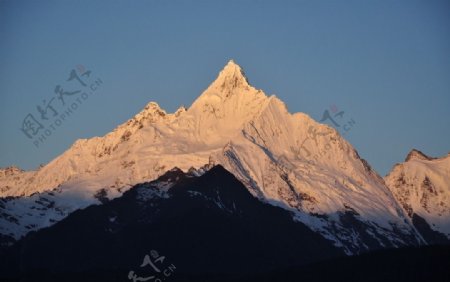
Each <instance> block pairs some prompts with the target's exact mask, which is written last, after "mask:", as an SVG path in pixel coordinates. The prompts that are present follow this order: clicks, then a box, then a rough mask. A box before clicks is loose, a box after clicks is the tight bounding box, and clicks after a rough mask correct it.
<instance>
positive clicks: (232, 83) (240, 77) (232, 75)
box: [210, 60, 250, 90]
mask: <svg viewBox="0 0 450 282" xmlns="http://www.w3.org/2000/svg"><path fill="white" fill-rule="evenodd" d="M249 86H250V85H249V82H248V79H247V77H246V76H245V73H244V71H243V70H242V68H241V67H240V66H239V65H238V64H236V63H235V62H234V61H233V60H230V61H229V62H228V63H227V64H226V66H225V67H224V68H223V70H222V71H221V72H220V73H219V76H218V77H217V79H216V80H215V81H214V82H213V83H212V84H211V86H210V88H214V89H215V90H233V89H236V88H238V89H239V88H245V87H249Z"/></svg>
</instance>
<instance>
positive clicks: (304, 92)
mask: <svg viewBox="0 0 450 282" xmlns="http://www.w3.org/2000/svg"><path fill="white" fill-rule="evenodd" d="M449 15H450V1H412V0H407V1H379V0H377V1H360V0H358V1H67V0H65V1H45V0H41V1H20V0H19V1H17V0H0V97H1V98H0V130H1V131H0V132H1V135H0V136H1V138H0V166H2V167H3V166H8V165H18V166H20V167H22V168H25V169H34V168H36V167H37V166H38V165H39V164H41V163H47V162H49V161H50V160H52V159H53V158H54V157H56V156H58V155H59V154H61V153H62V152H64V151H65V150H66V149H68V148H69V146H70V145H71V144H72V143H73V142H74V141H75V140H76V139H79V138H90V137H93V136H101V135H104V134H106V133H108V132H109V131H111V130H112V129H113V128H115V127H116V126H117V125H119V124H121V123H123V122H124V121H126V120H127V119H129V118H131V117H132V116H133V115H135V114H136V113H137V112H139V111H140V110H141V109H142V108H143V107H144V106H145V105H146V104H147V103H148V102H150V101H156V102H158V104H159V105H160V106H161V107H163V108H164V109H166V110H167V111H169V112H172V111H174V110H175V109H176V108H178V107H179V106H180V105H186V106H189V105H190V104H191V103H192V102H193V101H194V100H195V98H196V97H197V96H198V95H200V93H201V92H202V91H203V90H204V89H205V88H206V87H207V86H208V85H209V83H211V82H212V81H213V80H214V79H215V77H216V76H217V73H218V72H219V71H220V70H221V69H222V68H223V66H224V65H225V64H226V63H227V61H228V60H229V59H234V60H235V61H236V62H237V63H238V64H239V65H241V66H242V68H243V69H244V70H245V72H246V74H247V76H248V78H249V80H250V83H251V84H252V85H254V86H255V87H257V88H260V89H263V90H264V91H265V93H266V94H267V95H271V94H275V95H277V96H279V97H280V98H281V99H282V100H283V101H284V102H285V103H286V105H287V106H288V109H289V110H290V111H291V112H305V113H307V114H309V115H310V116H312V117H313V118H314V119H316V120H320V118H321V117H322V114H323V112H324V110H326V109H329V107H330V106H331V105H336V106H337V107H338V108H339V109H340V110H344V111H345V117H348V118H352V119H353V120H354V121H355V125H354V127H353V128H352V129H351V130H350V131H349V132H348V133H347V134H346V136H345V137H346V138H347V139H348V140H349V141H350V142H351V143H352V144H353V145H354V146H355V148H356V149H357V150H358V151H359V153H360V155H361V156H362V157H363V158H365V159H367V160H368V161H369V163H370V164H371V165H372V166H373V167H374V168H375V169H376V170H377V171H378V172H379V173H380V174H381V175H384V174H386V173H387V172H388V171H389V170H390V169H391V167H392V166H393V165H394V164H395V163H397V162H401V161H403V160H404V158H405V156H406V154H407V153H408V152H409V151H410V150H411V149H412V148H417V149H419V150H422V151H423V152H424V153H426V154H429V155H431V156H441V155H445V154H446V153H448V152H449V151H450V113H449V110H450V16H449ZM77 65H83V66H85V67H86V69H89V70H91V71H92V73H91V75H92V76H93V77H98V78H101V80H102V81H103V84H102V85H101V87H99V88H98V89H97V91H96V92H95V94H94V95H92V96H90V97H89V99H88V100H86V101H85V102H84V103H83V104H82V105H80V106H79V108H78V109H77V110H76V111H75V112H74V113H73V115H71V116H70V117H69V118H67V120H65V121H64V123H63V124H61V126H60V127H58V128H57V130H55V131H53V133H52V135H51V136H50V137H48V139H47V140H46V141H45V142H44V143H43V144H41V145H40V146H39V148H36V147H35V146H34V145H33V143H32V142H31V141H30V139H28V138H27V137H26V136H25V134H24V133H23V132H22V131H21V130H20V128H21V126H22V121H23V120H24V118H25V116H26V115H27V114H28V113H34V114H35V116H38V114H37V110H36V106H37V105H41V104H42V102H43V100H44V99H47V100H49V99H50V98H52V97H55V93H54V89H55V86H56V85H66V84H67V83H68V82H66V80H67V78H68V77H69V73H70V71H71V70H72V69H73V68H75V67H76V66H77ZM67 99H69V98H67ZM69 100H70V99H69Z"/></svg>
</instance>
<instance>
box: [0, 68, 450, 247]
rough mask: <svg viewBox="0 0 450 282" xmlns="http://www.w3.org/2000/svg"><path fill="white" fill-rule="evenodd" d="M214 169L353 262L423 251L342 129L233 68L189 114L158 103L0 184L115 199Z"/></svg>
mask: <svg viewBox="0 0 450 282" xmlns="http://www.w3.org/2000/svg"><path fill="white" fill-rule="evenodd" d="M214 164H221V165H222V166H224V167H225V168H226V169H227V170H228V171H230V172H231V173H233V174H234V175H235V176H236V177H237V178H238V179H239V180H240V181H241V182H242V183H244V185H245V186H246V187H247V188H248V189H249V191H250V192H251V193H252V194H253V195H254V196H256V197H258V198H259V199H261V200H263V201H266V202H269V203H271V204H273V205H277V206H281V207H283V208H285V209H288V210H290V211H292V212H293V215H294V218H295V219H296V220H299V221H301V222H303V223H305V224H307V225H308V226H309V227H310V228H311V229H313V230H315V231H317V232H319V233H321V234H322V235H323V236H325V237H326V238H328V239H330V240H333V241H334V242H335V244H336V245H337V246H340V247H343V248H344V249H345V251H346V252H347V253H349V254H350V253H358V252H361V251H364V250H368V249H374V248H381V247H390V246H393V247H396V246H402V245H411V244H420V243H423V239H422V237H421V236H420V234H419V233H418V232H417V231H416V230H415V228H414V227H413V226H412V224H411V219H410V217H408V215H407V213H406V212H405V211H404V209H403V208H402V206H401V205H400V204H399V203H398V202H397V200H396V198H395V197H394V195H393V193H392V192H391V190H389V189H388V188H387V187H386V185H385V183H384V181H383V179H382V178H381V177H380V176H379V175H378V174H377V173H376V172H375V171H373V170H372V169H371V168H370V166H369V165H368V164H367V162H365V161H364V160H362V159H361V158H360V157H359V155H358V153H357V152H356V151H355V149H354V148H353V147H352V146H351V145H350V144H349V143H348V142H347V141H346V140H344V139H343V138H342V137H341V136H340V135H339V133H338V132H337V131H336V130H334V129H333V128H331V127H329V126H327V125H323V124H320V123H317V122H315V121H314V120H313V119H311V118H310V117H309V116H308V115H306V114H303V113H295V114H291V113H289V112H288V110H287V107H286V105H285V104H284V103H283V102H282V101H281V100H279V99H278V98H277V97H276V96H270V97H268V96H266V95H265V94H264V92H263V91H261V90H258V89H256V88H254V87H252V86H251V85H250V84H249V83H248V79H247V77H246V76H245V74H244V72H243V71H242V69H241V68H240V67H239V66H238V65H237V64H236V63H234V62H233V61H230V62H229V63H228V64H227V65H226V66H225V68H224V69H223V70H222V71H221V72H220V74H219V76H218V77H217V79H216V80H215V81H214V82H213V83H212V84H211V85H210V86H209V87H208V88H207V89H206V90H205V91H204V92H203V93H202V94H201V95H200V97H198V98H197V99H196V100H195V101H194V103H193V104H192V106H191V107H190V108H189V109H187V110H186V109H185V108H183V107H182V108H180V109H179V110H177V111H176V112H175V113H172V114H170V113H169V114H168V113H166V112H165V111H164V110H162V109H161V108H160V107H159V106H158V105H157V104H156V103H154V102H151V103H149V104H148V105H147V106H146V107H145V108H144V109H143V110H142V111H141V112H140V113H139V114H137V115H136V116H135V117H133V118H132V119H130V120H129V121H127V122H126V123H124V124H122V125H120V126H119V127H117V128H116V129H115V130H114V131H113V132H111V133H109V134H107V135H105V136H103V137H94V138H91V139H82V140H78V141H77V142H75V143H74V145H73V146H72V147H71V148H70V149H69V150H67V151H66V152H65V153H63V154H62V155H60V156H59V157H58V158H56V159H55V160H53V161H52V162H50V163H49V164H47V165H46V166H44V167H42V168H41V169H39V170H38V171H34V172H18V174H15V175H14V176H11V175H8V176H0V188H1V192H0V196H3V197H5V196H29V195H31V194H33V193H36V192H44V191H49V190H52V189H54V188H55V187H58V186H60V185H61V186H64V187H65V189H66V190H67V191H72V193H75V194H77V193H79V194H81V195H90V196H87V197H92V195H95V194H96V193H98V191H99V190H102V191H105V193H106V194H105V197H108V198H114V197H118V196H120V195H121V194H122V193H123V192H124V191H125V190H127V189H129V187H131V186H132V185H134V184H137V183H141V182H145V181H148V180H152V179H156V178H157V177H158V176H160V175H162V174H163V173H164V172H165V171H167V170H169V169H171V168H173V167H178V168H180V169H181V170H183V171H189V170H190V169H191V170H192V169H193V168H197V169H198V168H201V167H203V166H204V165H209V166H212V165H214ZM447 218H448V217H447ZM355 226H359V227H358V228H356V227H355Z"/></svg>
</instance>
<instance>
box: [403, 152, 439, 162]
mask: <svg viewBox="0 0 450 282" xmlns="http://www.w3.org/2000/svg"><path fill="white" fill-rule="evenodd" d="M433 159H435V158H432V157H429V156H427V155H425V154H424V153H422V152H421V151H419V150H417V149H412V150H411V152H409V153H408V155H407V156H406V159H405V162H407V161H409V160H428V161H429V160H433Z"/></svg>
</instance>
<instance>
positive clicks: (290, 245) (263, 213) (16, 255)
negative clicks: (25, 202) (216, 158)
mask: <svg viewBox="0 0 450 282" xmlns="http://www.w3.org/2000/svg"><path fill="white" fill-rule="evenodd" d="M4 252H7V253H4V254H3V255H2V256H3V257H2V262H4V263H2V266H1V267H2V268H3V269H2V275H3V278H5V279H6V278H10V279H19V278H20V279H23V280H20V281H51V280H52V279H56V280H57V279H60V278H61V279H62V277H65V278H64V279H62V280H58V281H68V280H67V279H69V278H73V279H75V280H76V281H82V280H83V281H84V280H86V279H87V278H90V279H94V278H95V279H100V280H102V281H128V279H129V277H130V280H131V281H133V277H134V278H136V281H145V280H138V278H139V277H140V278H144V277H147V278H148V277H151V276H154V278H153V279H158V277H159V279H161V277H162V278H166V279H168V278H167V277H165V276H164V275H165V274H164V273H165V272H164V271H166V272H167V271H170V273H173V275H170V276H173V278H174V279H175V277H176V274H177V273H180V277H179V279H181V278H182V277H183V276H185V277H186V275H188V276H189V275H195V276H196V275H206V276H208V277H221V276H222V275H225V276H227V277H228V275H231V276H236V277H241V276H242V275H253V274H255V273H264V272H267V271H271V270H272V271H275V270H276V269H280V268H285V267H289V266H295V265H304V264H307V263H311V262H315V261H320V260H323V259H330V258H333V257H339V256H342V255H343V251H341V250H340V249H337V248H336V247H334V246H333V244H332V242H331V241H328V240H326V239H324V238H323V237H322V236H321V235H319V234H318V233H315V232H313V231H312V230H311V229H309V228H308V227H307V226H305V225H304V224H303V223H301V222H296V221H294V220H293V219H292V215H291V214H290V212H288V211H286V210H285V209H282V208H278V207H275V206H273V205H269V204H266V203H263V202H261V201H260V200H258V199H257V198H255V197H253V196H252V195H251V194H250V193H249V192H248V190H247V189H246V187H245V186H243V184H241V183H240V182H239V181H238V180H237V179H236V178H235V177H234V176H233V175H232V174H231V173H229V172H228V171H226V170H225V169H224V168H223V167H221V166H216V167H213V168H212V169H210V170H209V171H208V172H206V173H205V174H203V175H202V176H198V177H195V176H193V175H191V174H184V173H183V172H182V171H181V170H178V169H173V170H171V171H169V172H168V173H166V174H165V175H163V176H162V177H160V178H159V179H158V180H157V181H153V182H150V183H145V184H140V185H137V186H135V187H134V188H132V189H130V190H129V191H127V192H126V193H124V195H123V196H122V197H120V198H117V199H115V200H111V201H109V202H105V203H104V204H103V205H95V206H90V207H88V208H86V209H83V210H79V211H76V212H74V213H72V214H71V215H70V216H68V217H67V218H66V219H64V220H62V221H61V222H59V223H57V224H55V225H53V226H52V227H49V228H44V229H41V230H40V231H37V232H31V233H29V234H28V235H27V236H26V237H25V238H24V239H22V240H20V241H19V242H18V243H17V244H16V245H14V246H13V247H12V248H9V249H7V250H6V251H5V250H4ZM146 255H148V257H146ZM149 261H150V262H151V263H149ZM141 265H142V267H141ZM157 270H160V272H158V271H157ZM131 271H132V273H130V272H131ZM129 275H130V276H129ZM133 275H136V276H133ZM158 275H159V276H158ZM160 276H161V277H160ZM83 277H84V278H83ZM36 279H37V280H36ZM95 281H97V280H95ZM150 281H151V280H150ZM156 281H157V280H156Z"/></svg>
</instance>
